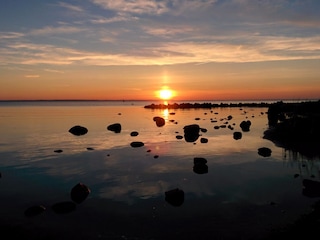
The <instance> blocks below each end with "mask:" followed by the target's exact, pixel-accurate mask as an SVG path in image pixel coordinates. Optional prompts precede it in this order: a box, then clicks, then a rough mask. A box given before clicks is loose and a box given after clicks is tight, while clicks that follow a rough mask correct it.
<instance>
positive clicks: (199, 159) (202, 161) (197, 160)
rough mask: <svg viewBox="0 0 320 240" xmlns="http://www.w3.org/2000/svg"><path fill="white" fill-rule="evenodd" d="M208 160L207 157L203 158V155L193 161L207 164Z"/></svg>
mask: <svg viewBox="0 0 320 240" xmlns="http://www.w3.org/2000/svg"><path fill="white" fill-rule="evenodd" d="M207 162H208V161H207V159H205V158H201V157H195V158H194V159H193V163H194V164H206V163H207Z"/></svg>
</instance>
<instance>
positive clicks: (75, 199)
mask: <svg viewBox="0 0 320 240" xmlns="http://www.w3.org/2000/svg"><path fill="white" fill-rule="evenodd" d="M90 192H91V190H90V189H89V187H87V186H86V185H85V184H83V183H78V184H76V185H75V186H74V187H73V188H72V189H71V191H70V198H71V201H62V202H58V203H55V204H53V205H52V206H51V209H52V210H53V211H54V212H55V213H57V214H65V213H70V212H73V211H75V210H76V207H77V205H78V204H80V203H82V202H83V201H84V200H85V199H86V198H87V197H88V195H89V194H90ZM46 210H47V208H46V207H45V206H44V205H35V206H31V207H29V208H28V209H26V210H25V212H24V215H25V216H26V217H35V216H37V215H39V214H41V213H43V212H45V211H46Z"/></svg>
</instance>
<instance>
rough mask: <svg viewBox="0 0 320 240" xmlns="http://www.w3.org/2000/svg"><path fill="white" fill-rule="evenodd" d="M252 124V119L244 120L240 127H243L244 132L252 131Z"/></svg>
mask: <svg viewBox="0 0 320 240" xmlns="http://www.w3.org/2000/svg"><path fill="white" fill-rule="evenodd" d="M250 126H251V121H250V120H247V121H242V122H241V123H240V127H241V129H242V131H243V132H249V131H250Z"/></svg>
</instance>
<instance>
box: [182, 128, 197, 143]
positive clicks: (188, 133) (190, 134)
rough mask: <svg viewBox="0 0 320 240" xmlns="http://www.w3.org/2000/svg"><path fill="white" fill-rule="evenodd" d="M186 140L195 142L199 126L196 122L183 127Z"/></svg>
mask: <svg viewBox="0 0 320 240" xmlns="http://www.w3.org/2000/svg"><path fill="white" fill-rule="evenodd" d="M183 130H184V139H185V141H186V142H195V141H197V139H198V138H199V136H200V135H199V131H200V126H199V125H198V124H191V125H186V126H184V128H183Z"/></svg>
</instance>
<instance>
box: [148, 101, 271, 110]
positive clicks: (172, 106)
mask: <svg viewBox="0 0 320 240" xmlns="http://www.w3.org/2000/svg"><path fill="white" fill-rule="evenodd" d="M272 104H273V103H266V102H261V103H173V104H154V103H153V104H150V105H146V106H144V108H148V109H191V108H205V109H210V108H221V107H269V106H271V105H272Z"/></svg>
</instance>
